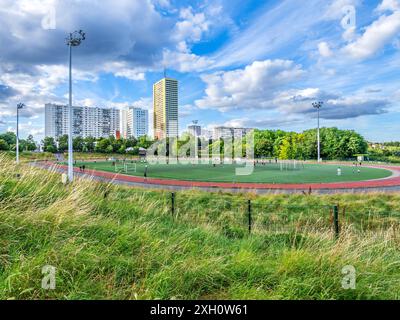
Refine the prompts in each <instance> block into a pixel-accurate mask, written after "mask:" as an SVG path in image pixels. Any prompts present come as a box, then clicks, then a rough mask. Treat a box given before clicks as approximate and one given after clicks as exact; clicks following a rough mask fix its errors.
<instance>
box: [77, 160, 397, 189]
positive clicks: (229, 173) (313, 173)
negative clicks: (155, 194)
mask: <svg viewBox="0 0 400 320" xmlns="http://www.w3.org/2000/svg"><path fill="white" fill-rule="evenodd" d="M82 165H85V168H86V169H94V170H98V171H107V172H116V173H121V174H127V175H132V176H138V177H143V176H144V172H145V167H146V164H145V163H137V164H136V170H135V165H134V164H132V163H130V162H129V163H128V172H125V170H124V165H123V164H122V163H118V164H117V170H116V168H115V166H114V165H113V162H111V161H107V162H104V161H103V162H77V164H76V166H77V167H79V166H82ZM238 167H239V166H237V165H216V166H215V167H214V166H213V165H204V164H198V165H193V164H186V165H185V164H169V165H167V164H156V165H151V164H149V165H148V168H147V177H148V178H161V179H174V180H185V181H206V182H233V183H236V182H248V183H287V184H291V183H293V184H294V183H296V184H297V183H329V182H351V181H365V180H374V179H382V178H387V177H390V176H391V175H392V172H391V171H389V170H385V169H377V168H367V167H361V168H355V167H353V166H351V165H349V166H340V168H341V170H342V175H341V176H338V175H337V169H338V166H337V165H327V164H321V165H319V164H304V165H303V164H301V165H297V168H296V169H293V168H290V169H287V170H286V169H284V170H281V168H280V166H279V165H276V164H266V165H261V164H260V165H256V166H255V167H254V172H253V173H252V174H251V175H247V176H237V175H236V174H235V169H236V168H238ZM358 169H360V172H358Z"/></svg>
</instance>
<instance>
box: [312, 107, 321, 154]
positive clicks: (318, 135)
mask: <svg viewBox="0 0 400 320" xmlns="http://www.w3.org/2000/svg"><path fill="white" fill-rule="evenodd" d="M323 104H324V103H323V102H322V101H318V102H314V103H313V104H312V105H313V107H314V108H315V109H317V112H318V130H317V140H318V142H317V144H318V162H321V161H322V159H321V139H320V133H319V130H320V128H319V110H320V109H321V107H322V105H323Z"/></svg>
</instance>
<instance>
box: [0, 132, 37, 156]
mask: <svg viewBox="0 0 400 320" xmlns="http://www.w3.org/2000/svg"><path fill="white" fill-rule="evenodd" d="M16 146H17V135H16V134H15V133H14V132H6V133H3V134H0V150H1V151H15V150H16V148H17V147H16ZM18 149H19V151H21V152H22V151H35V150H36V149H37V145H36V142H35V140H34V139H33V136H32V135H29V136H28V138H27V139H19V148H18Z"/></svg>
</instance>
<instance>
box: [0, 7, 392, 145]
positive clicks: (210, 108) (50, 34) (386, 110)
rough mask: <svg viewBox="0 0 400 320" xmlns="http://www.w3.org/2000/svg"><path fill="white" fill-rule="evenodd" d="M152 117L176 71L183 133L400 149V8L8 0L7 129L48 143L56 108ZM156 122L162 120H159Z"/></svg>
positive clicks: (0, 94) (3, 118) (1, 80)
mask: <svg viewBox="0 0 400 320" xmlns="http://www.w3.org/2000/svg"><path fill="white" fill-rule="evenodd" d="M76 29H84V30H85V31H86V33H87V40H86V41H85V42H84V43H83V45H82V46H81V47H79V48H77V49H76V50H74V70H73V72H74V104H75V105H87V106H101V107H103V106H104V107H106V106H109V107H116V108H124V107H127V106H132V105H136V106H141V107H143V108H147V109H149V110H151V109H152V84H153V83H154V82H155V81H157V80H158V79H160V78H161V77H162V74H163V69H164V67H165V68H167V73H168V76H170V77H174V78H177V79H178V80H179V81H180V92H179V94H180V106H179V107H180V130H181V131H183V130H185V128H186V126H187V125H188V124H190V123H191V121H192V120H199V121H200V123H201V124H202V125H203V126H204V127H207V128H210V129H211V128H212V127H213V126H216V125H232V126H244V127H257V128H268V129H284V130H293V131H301V130H304V129H309V128H313V127H315V125H316V113H315V110H313V108H312V106H311V104H312V102H313V101H315V100H323V101H324V102H325V105H324V108H323V110H322V111H321V117H322V119H321V122H322V124H323V125H324V126H337V127H339V128H343V129H354V130H356V131H359V132H360V133H362V134H363V135H364V136H365V137H366V138H367V139H369V140H371V141H389V140H400V136H399V134H400V126H399V122H400V103H399V99H400V86H399V81H398V80H399V78H400V37H399V34H400V33H399V31H400V4H399V0H379V1H372V0H368V1H367V0H364V1H362V0H331V1H326V0H308V1H295V0H280V1H278V0H270V1H258V0H248V1H245V0H241V1H239V0H196V1H189V0H186V1H181V0H179V1H177V0H118V1H115V0H114V1H111V0H102V1H95V0H70V1H66V0H0V44H1V45H0V131H5V130H15V113H16V112H15V106H16V104H17V103H18V102H20V101H22V102H24V103H25V104H26V105H27V106H28V107H27V108H26V110H25V111H24V113H23V118H22V124H21V127H22V129H21V131H22V136H26V135H28V134H33V135H34V136H35V138H37V139H42V138H43V132H44V104H45V103H47V102H59V103H66V102H67V92H68V87H67V81H68V78H67V77H68V73H67V59H68V51H67V46H66V45H65V42H64V38H65V37H66V35H67V33H68V32H70V31H73V30H76ZM150 113H151V112H150Z"/></svg>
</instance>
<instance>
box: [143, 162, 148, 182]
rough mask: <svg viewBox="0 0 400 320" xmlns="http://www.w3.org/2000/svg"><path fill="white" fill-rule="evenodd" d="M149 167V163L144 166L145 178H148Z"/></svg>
mask: <svg viewBox="0 0 400 320" xmlns="http://www.w3.org/2000/svg"><path fill="white" fill-rule="evenodd" d="M147 168H148V165H147V164H146V166H145V167H144V179H145V180H146V179H147Z"/></svg>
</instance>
